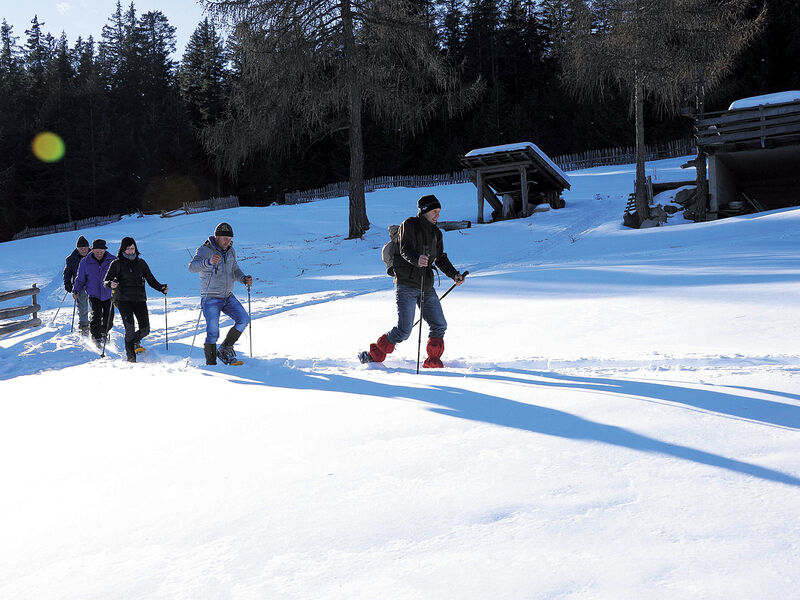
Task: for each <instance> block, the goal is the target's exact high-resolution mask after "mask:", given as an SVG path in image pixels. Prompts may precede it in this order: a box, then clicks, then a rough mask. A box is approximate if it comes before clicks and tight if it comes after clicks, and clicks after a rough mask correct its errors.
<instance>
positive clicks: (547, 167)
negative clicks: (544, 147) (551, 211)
mask: <svg viewBox="0 0 800 600" xmlns="http://www.w3.org/2000/svg"><path fill="white" fill-rule="evenodd" d="M461 164H463V165H464V166H465V167H466V168H468V169H471V170H473V171H474V172H475V185H476V186H477V188H478V223H483V222H484V215H483V203H484V202H488V203H489V204H490V205H491V207H492V209H493V212H492V220H493V221H498V220H500V219H503V218H510V217H519V216H522V217H527V216H529V215H531V214H532V213H533V207H532V206H531V204H534V205H536V204H542V203H545V202H547V203H549V204H550V205H551V206H552V207H553V208H562V207H563V206H564V201H563V200H561V192H562V191H563V190H565V189H569V177H567V175H566V174H565V173H564V172H563V171H562V170H561V169H559V168H558V166H556V164H555V163H554V162H553V161H552V160H550V159H549V158H548V157H547V155H546V154H545V153H544V152H542V151H541V150H540V149H539V148H537V147H536V145H535V144H532V143H530V142H522V143H519V144H508V145H505V146H492V147H489V148H478V149H476V150H472V151H470V152H468V153H467V154H465V155H464V156H462V157H461ZM509 199H510V202H509Z"/></svg>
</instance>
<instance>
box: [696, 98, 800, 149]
mask: <svg viewBox="0 0 800 600" xmlns="http://www.w3.org/2000/svg"><path fill="white" fill-rule="evenodd" d="M697 139H698V140H699V142H700V145H701V146H702V147H703V148H706V149H710V151H711V150H713V151H720V150H725V149H731V150H735V149H738V148H740V147H744V146H747V147H748V148H755V149H758V148H765V147H767V145H768V143H769V144H770V145H775V144H777V143H782V142H792V143H797V140H798V139H800V102H798V101H793V102H786V103H783V104H773V105H767V106H764V105H761V106H755V107H752V108H740V109H735V110H726V111H722V112H712V113H703V114H702V115H700V116H699V117H698V119H697Z"/></svg>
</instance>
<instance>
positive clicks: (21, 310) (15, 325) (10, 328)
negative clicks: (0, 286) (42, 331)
mask: <svg viewBox="0 0 800 600" xmlns="http://www.w3.org/2000/svg"><path fill="white" fill-rule="evenodd" d="M40 292H41V290H40V289H39V288H37V287H36V284H35V283H34V284H33V286H32V287H29V288H25V289H22V290H11V291H8V292H0V302H6V301H7V300H13V299H15V298H23V297H25V296H32V299H31V304H30V305H28V306H14V307H12V308H3V309H0V321H6V320H8V319H12V318H14V317H21V316H23V315H29V314H32V316H31V317H30V318H29V319H28V320H27V321H10V322H8V323H0V335H6V334H9V333H14V332H15V331H20V330H21V329H28V328H29V327H38V326H39V325H41V324H42V320H41V319H40V318H39V317H37V316H36V315H37V314H38V312H39V311H40V310H42V307H41V306H39V305H38V304H36V296H37V295H38V294H39V293H40Z"/></svg>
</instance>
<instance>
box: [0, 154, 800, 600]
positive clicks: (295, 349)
mask: <svg viewBox="0 0 800 600" xmlns="http://www.w3.org/2000/svg"><path fill="white" fill-rule="evenodd" d="M685 161H686V158H682V159H675V160H669V161H660V162H655V163H651V164H649V165H648V174H652V175H653V176H654V179H656V180H667V179H669V180H673V181H683V180H691V179H692V178H693V177H694V172H693V171H692V172H689V173H687V172H686V171H682V170H681V169H680V168H679V165H680V164H681V163H683V162H685ZM569 175H570V180H571V183H572V190H571V191H569V192H566V193H565V194H564V198H565V200H566V208H564V209H562V210H553V211H549V212H546V213H541V214H535V215H533V216H532V217H530V218H527V219H519V220H513V221H506V222H501V223H494V224H487V225H473V227H472V228H471V229H467V230H460V231H452V232H448V233H445V235H444V240H445V248H446V250H447V251H448V253H449V255H450V258H451V260H452V261H453V263H454V264H455V265H456V267H457V268H459V269H461V270H464V269H468V270H469V271H470V272H471V275H470V276H469V277H468V278H467V282H466V283H465V284H464V285H463V286H461V287H459V288H457V289H456V290H455V291H454V292H452V293H451V294H450V295H449V296H448V297H447V298H446V299H445V300H444V301H443V303H442V305H443V307H444V311H445V315H446V317H447V321H448V324H449V329H448V332H447V334H446V336H445V343H446V348H445V353H444V356H443V360H444V362H445V364H446V365H447V368H446V369H444V370H440V371H436V372H427V371H426V372H424V373H422V374H420V375H418V376H417V375H415V367H416V335H414V336H412V338H411V339H410V340H408V341H407V342H405V343H403V344H401V345H399V346H398V347H397V349H396V351H395V352H394V353H393V354H391V355H389V357H388V358H387V360H386V362H385V363H384V365H383V366H378V365H371V366H369V367H364V366H362V365H361V364H360V363H358V362H357V361H356V359H355V356H356V353H357V352H358V351H359V350H362V349H365V348H366V347H367V346H368V344H369V343H370V342H373V341H375V340H376V339H377V337H378V336H379V335H381V334H382V333H384V332H385V331H387V330H388V329H389V328H390V327H391V326H392V325H393V324H394V320H395V317H396V313H395V308H394V299H393V298H394V297H393V288H392V282H391V280H390V279H389V278H388V277H386V276H385V275H384V267H383V263H382V262H381V260H380V247H381V246H382V245H383V244H384V243H385V242H386V240H387V239H388V236H387V233H386V228H387V226H388V225H390V224H393V223H399V222H400V221H401V220H402V219H403V218H405V217H406V216H408V215H410V214H412V213H413V212H414V210H415V206H416V200H417V199H418V197H419V196H421V195H423V194H427V193H434V194H436V195H437V196H438V197H439V198H440V200H441V203H442V206H443V210H442V219H447V220H457V219H472V220H474V219H475V216H476V212H477V207H476V206H475V189H474V186H472V185H470V184H463V185H455V186H448V187H434V188H422V189H393V190H383V191H379V192H374V193H372V194H368V196H367V212H368V215H369V217H370V220H371V222H372V227H371V229H370V230H369V232H368V233H367V235H365V236H364V239H362V240H346V239H345V238H346V234H347V199H344V198H340V199H333V200H326V201H321V202H315V203H312V204H305V205H299V206H273V207H268V208H240V209H235V210H228V211H221V212H217V213H206V214H200V215H192V216H181V217H175V218H171V219H160V218H158V217H145V218H142V219H136V218H134V217H128V218H125V219H123V221H121V222H120V223H116V224H113V225H107V226H103V227H99V228H96V229H89V230H85V231H81V232H75V233H65V234H57V235H51V236H47V237H38V238H31V239H27V240H22V241H17V242H9V243H4V244H0V282H2V283H1V284H0V289H13V288H17V287H27V286H30V285H31V284H32V283H37V284H38V285H39V287H40V288H41V289H42V290H43V293H42V294H41V295H40V296H39V303H40V304H42V306H43V307H44V308H43V312H42V317H43V321H44V322H45V324H46V325H45V326H43V327H41V328H39V329H37V330H35V331H29V332H25V333H20V334H16V335H12V336H10V337H6V338H2V339H0V399H1V400H0V482H2V493H0V539H2V544H0V598H3V599H4V600H7V599H29V598H36V599H37V600H44V599H59V600H61V599H76V600H77V599H81V600H85V599H110V598H126V599H139V598H141V599H152V598H186V599H207V598H234V599H264V598H269V599H289V598H292V599H294V598H296V599H310V598H314V599H320V598H331V599H332V598H337V599H351V598H364V599H378V598H392V599H406V598H408V599H412V598H413V599H417V598H425V599H427V598H431V599H442V598H459V599H462V598H463V599H473V598H474V599H486V598H511V599H519V598H525V599H538V598H542V599H544V598H569V599H578V598H580V599H595V598H608V599H619V598H647V599H659V598H664V599H669V600H675V599H678V598H680V599H682V600H683V599H709V598H724V599H734V598H740V599H743V600H744V599H748V600H749V599H753V598H782V599H783V598H796V597H797V595H798V591H797V590H798V589H800V569H798V568H797V565H798V564H800V526H798V518H797V516H798V513H799V512H800V352H798V340H799V339H800V211H798V210H793V209H787V210H780V211H773V212H768V213H761V214H757V215H749V216H745V217H740V218H733V219H726V220H722V221H717V222H713V223H706V224H702V225H696V224H682V225H671V226H667V227H662V228H657V229H648V230H641V231H632V230H628V229H624V228H622V226H621V225H620V222H621V220H622V212H623V210H624V207H625V203H626V201H627V195H628V194H629V193H630V191H631V190H632V189H633V186H632V180H633V176H634V169H633V167H632V166H625V167H608V168H597V169H590V170H586V171H578V172H571V173H569ZM678 219H679V217H673V218H671V221H670V223H675V222H677V220H678ZM222 220H225V221H227V222H229V223H230V224H231V225H232V226H233V228H234V232H235V237H234V244H235V246H236V248H237V252H238V255H239V259H240V262H241V265H242V268H243V269H244V271H245V272H246V273H248V274H252V275H253V277H254V281H255V283H254V287H253V291H252V296H251V299H250V307H251V312H252V316H253V326H252V347H253V352H254V354H255V357H254V358H250V357H249V353H250V352H249V349H250V343H251V339H250V338H249V336H248V334H245V335H244V336H243V337H242V338H241V340H240V342H239V343H238V344H237V349H238V351H239V354H240V356H243V357H244V359H245V361H246V362H245V365H243V366H241V367H238V368H227V367H224V366H222V365H220V366H216V367H206V366H205V365H204V364H203V361H202V349H201V346H202V342H203V324H202V319H201V320H200V332H199V334H198V336H197V339H196V340H194V349H193V350H192V356H191V359H189V360H188V361H187V356H188V355H189V353H190V346H191V344H192V341H193V336H194V333H195V325H196V323H197V319H198V310H199V301H198V294H199V282H198V278H197V276H196V275H192V274H190V273H189V272H188V271H187V269H186V265H187V263H188V262H189V259H190V254H191V253H193V252H194V249H195V248H196V247H197V246H198V245H199V244H201V243H202V242H203V240H204V239H205V238H206V237H207V236H208V235H210V234H211V233H212V232H213V229H214V226H215V225H216V223H218V222H219V221H222ZM80 233H83V234H84V235H85V236H86V237H87V238H88V239H90V240H91V239H93V238H97V237H102V238H104V239H106V240H108V242H109V247H110V248H111V249H112V251H113V252H116V249H117V247H118V244H119V241H120V240H121V238H122V237H123V236H126V235H132V236H133V237H134V238H136V240H137V243H138V245H139V248H140V250H141V251H142V253H143V256H144V257H145V258H146V259H147V260H148V262H149V263H150V266H151V268H152V270H153V272H154V274H155V275H156V277H157V278H158V279H159V280H160V281H163V282H166V283H168V284H169V286H170V296H169V298H168V306H169V313H168V315H167V318H168V323H169V349H168V350H167V349H166V347H165V345H166V344H165V342H166V339H165V335H164V323H165V314H164V300H163V297H161V296H160V295H157V294H155V293H154V292H152V291H149V292H148V293H149V294H150V297H151V300H150V302H149V307H150V317H151V322H152V326H153V333H152V334H151V335H150V337H148V338H146V340H145V345H146V346H147V348H148V353H147V359H146V362H144V363H140V364H136V365H131V364H128V363H126V362H124V361H123V360H122V356H123V354H124V352H123V350H122V343H121V339H120V334H119V331H120V327H121V324H120V322H119V317H117V327H116V329H115V333H114V334H113V335H114V338H113V339H112V342H111V344H110V345H109V348H108V351H107V353H108V354H109V357H108V358H106V359H99V358H98V355H97V354H98V353H97V352H96V351H94V350H93V349H92V348H90V347H88V346H87V345H85V344H83V343H82V341H81V340H80V339H79V338H78V337H77V336H76V335H74V334H70V333H69V329H70V320H71V317H72V304H71V299H68V300H67V301H66V302H65V303H64V306H63V307H62V308H61V311H60V312H59V314H58V318H57V320H56V322H55V325H51V322H52V320H53V317H54V316H55V313H56V309H57V308H58V305H59V302H60V301H61V300H62V298H63V297H64V291H63V288H62V287H61V269H62V268H63V264H64V260H63V259H64V257H65V256H66V255H67V254H68V253H69V252H70V251H71V249H72V248H73V247H74V242H75V239H76V238H77V236H78V235H79V234H80ZM447 287H449V281H448V280H446V279H445V278H443V279H442V281H441V285H440V287H439V288H438V289H439V293H440V294H441V293H443V292H444V290H446V289H447ZM236 294H237V296H238V298H239V299H240V300H241V301H242V302H243V303H244V304H245V306H247V304H248V302H247V300H248V298H247V291H246V289H245V288H244V287H241V286H238V287H237V289H236ZM229 324H230V323H229V321H227V320H224V321H223V329H225V328H227V326H229ZM426 331H427V330H426V329H424V330H423V333H426ZM415 334H416V332H415ZM423 351H424V349H423ZM187 362H188V365H187Z"/></svg>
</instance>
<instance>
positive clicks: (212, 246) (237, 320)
mask: <svg viewBox="0 0 800 600" xmlns="http://www.w3.org/2000/svg"><path fill="white" fill-rule="evenodd" d="M232 242H233V228H232V227H231V226H230V225H228V224H227V223H220V224H219V225H217V227H216V229H215V230H214V235H213V236H209V238H208V239H207V240H206V241H205V242H204V243H203V245H202V246H200V247H199V248H198V249H197V252H196V253H195V255H194V258H192V262H190V263H189V271H191V272H192V273H199V274H200V290H201V291H200V293H201V300H200V302H201V305H202V307H203V316H204V317H205V319H206V341H205V355H206V364H207V365H215V364H217V357H219V359H220V360H221V361H222V362H224V363H225V364H226V365H230V364H241V361H239V360H237V359H236V352H235V351H234V349H233V345H234V344H235V343H236V341H237V340H238V339H239V336H241V335H242V332H243V331H244V330H245V328H246V327H247V325H248V324H249V323H250V317H249V316H248V315H247V311H246V310H245V309H244V307H243V306H242V305H241V303H240V302H239V301H238V300H237V299H236V296H234V295H233V284H234V283H235V282H236V281H239V282H240V283H243V284H244V285H246V286H247V287H248V288H249V287H250V286H251V285H253V278H252V277H250V275H245V274H244V273H243V272H242V270H241V269H240V268H239V265H238V263H237V262H236V251H235V250H234V249H233V243H232ZM220 313H225V314H226V315H228V316H229V317H230V318H232V319H233V320H234V325H233V327H231V328H230V329H229V330H228V333H227V335H226V336H225V340H224V341H223V342H222V344H221V345H220V347H219V349H217V340H218V339H219V315H220Z"/></svg>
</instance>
